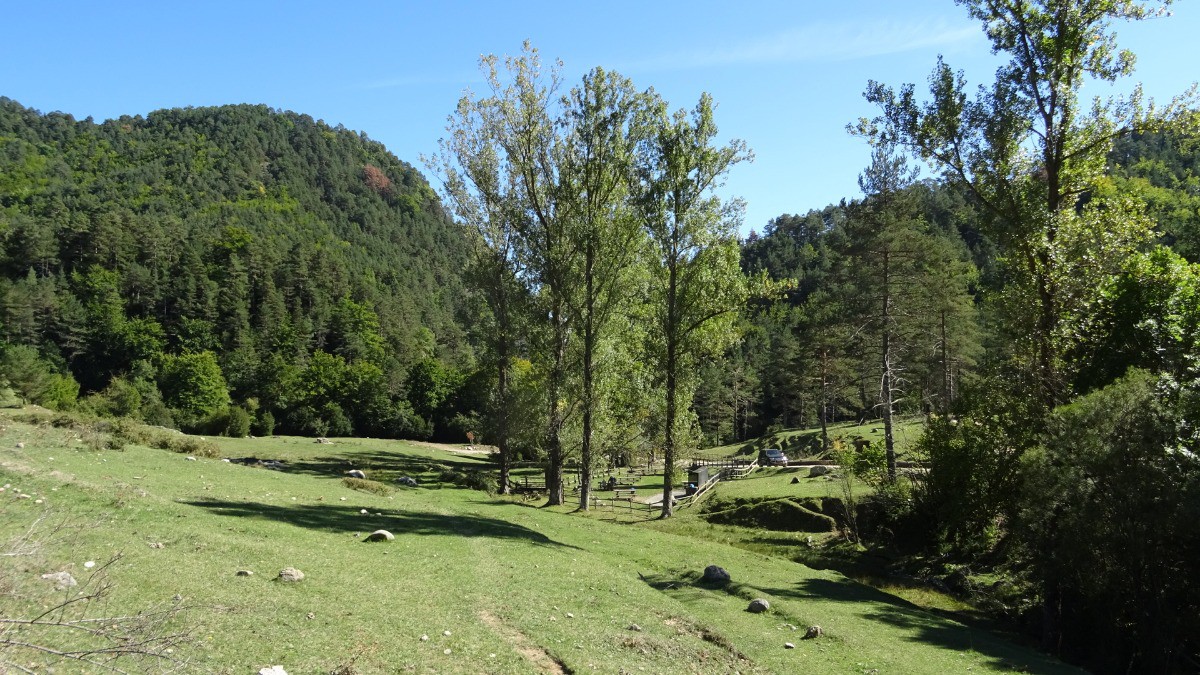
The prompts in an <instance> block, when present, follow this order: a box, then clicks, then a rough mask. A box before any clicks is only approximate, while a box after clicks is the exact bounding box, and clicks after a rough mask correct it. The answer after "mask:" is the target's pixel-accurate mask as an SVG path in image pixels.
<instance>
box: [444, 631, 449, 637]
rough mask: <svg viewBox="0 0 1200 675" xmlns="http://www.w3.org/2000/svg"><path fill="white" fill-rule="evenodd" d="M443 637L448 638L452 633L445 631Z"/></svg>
mask: <svg viewBox="0 0 1200 675" xmlns="http://www.w3.org/2000/svg"><path fill="white" fill-rule="evenodd" d="M442 635H445V636H446V637H450V631H448V630H444V631H442Z"/></svg>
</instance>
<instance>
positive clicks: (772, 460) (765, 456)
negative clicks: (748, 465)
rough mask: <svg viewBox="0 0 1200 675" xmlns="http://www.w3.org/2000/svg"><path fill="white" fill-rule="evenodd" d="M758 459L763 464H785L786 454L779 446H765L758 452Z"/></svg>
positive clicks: (786, 460) (786, 462) (786, 463)
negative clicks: (764, 448) (765, 447)
mask: <svg viewBox="0 0 1200 675" xmlns="http://www.w3.org/2000/svg"><path fill="white" fill-rule="evenodd" d="M758 461H759V463H760V464H763V465H765V466H787V465H788V456H787V455H785V454H783V451H782V450H780V449H779V448H767V449H766V450H763V451H762V452H760V453H759V454H758Z"/></svg>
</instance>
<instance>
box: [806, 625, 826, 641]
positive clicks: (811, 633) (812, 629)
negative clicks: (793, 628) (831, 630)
mask: <svg viewBox="0 0 1200 675" xmlns="http://www.w3.org/2000/svg"><path fill="white" fill-rule="evenodd" d="M824 634H825V631H823V630H821V627H820V626H809V627H808V630H806V631H804V639H805V640H812V639H814V638H819V637H821V636H822V635H824Z"/></svg>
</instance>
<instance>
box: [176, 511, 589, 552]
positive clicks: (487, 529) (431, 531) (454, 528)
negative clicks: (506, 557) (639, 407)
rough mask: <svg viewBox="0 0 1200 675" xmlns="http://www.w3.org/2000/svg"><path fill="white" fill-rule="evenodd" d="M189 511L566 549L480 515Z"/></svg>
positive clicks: (320, 526)
mask: <svg viewBox="0 0 1200 675" xmlns="http://www.w3.org/2000/svg"><path fill="white" fill-rule="evenodd" d="M182 503H184V504H187V505H189V506H197V507H200V508H203V509H208V510H209V511H212V512H213V513H215V514H218V515H222V516H232V517H237V518H254V519H259V520H269V521H272V522H284V523H288V524H290V525H295V526H296V527H303V528H307V529H312V530H323V531H326V532H338V533H342V532H370V531H371V530H376V529H385V530H388V531H390V532H392V533H394V534H395V535H396V536H398V537H401V536H404V535H447V536H457V537H488V538H492V539H523V540H525V541H528V542H530V543H532V544H536V545H538V546H561V547H565V548H577V547H575V546H571V545H570V544H563V543H560V542H557V541H554V540H553V539H550V538H549V537H547V536H546V535H544V534H542V533H540V532H538V531H536V530H532V529H529V528H528V527H524V526H522V525H517V524H515V523H510V522H508V521H506V520H500V519H498V518H487V517H483V516H475V515H461V514H454V515H451V514H442V513H424V512H411V511H408V512H398V511H388V510H383V511H379V512H377V513H378V515H376V512H371V513H368V514H363V513H361V509H360V508H359V507H357V506H343V505H336V506H335V505H332V504H300V505H280V504H263V503H261V502H242V501H227V500H219V499H198V500H190V501H183V502H182Z"/></svg>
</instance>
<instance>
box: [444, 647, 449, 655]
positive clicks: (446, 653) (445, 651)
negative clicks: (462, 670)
mask: <svg viewBox="0 0 1200 675" xmlns="http://www.w3.org/2000/svg"><path fill="white" fill-rule="evenodd" d="M442 653H443V654H445V655H446V656H450V648H449V647H447V648H446V649H443V650H442Z"/></svg>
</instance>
